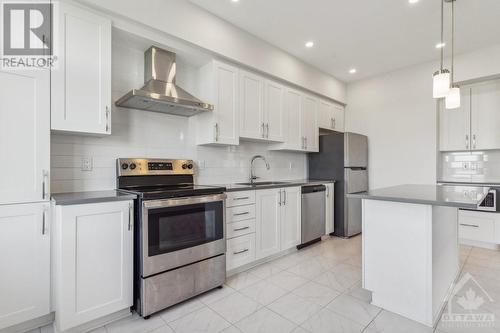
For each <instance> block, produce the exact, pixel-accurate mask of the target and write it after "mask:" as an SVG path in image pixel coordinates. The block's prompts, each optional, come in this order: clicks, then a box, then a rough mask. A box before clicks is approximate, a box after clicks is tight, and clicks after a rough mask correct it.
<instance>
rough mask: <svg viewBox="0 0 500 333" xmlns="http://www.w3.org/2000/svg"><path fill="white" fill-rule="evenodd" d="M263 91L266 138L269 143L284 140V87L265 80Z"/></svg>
mask: <svg viewBox="0 0 500 333" xmlns="http://www.w3.org/2000/svg"><path fill="white" fill-rule="evenodd" d="M264 87H265V90H264V114H265V120H266V121H265V122H266V138H267V139H268V140H269V141H277V142H283V141H284V140H285V126H284V123H285V113H284V112H285V110H284V104H285V87H283V86H282V85H281V84H279V83H277V82H274V81H270V80H266V82H265V85H264Z"/></svg>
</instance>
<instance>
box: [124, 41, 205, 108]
mask: <svg viewBox="0 0 500 333" xmlns="http://www.w3.org/2000/svg"><path fill="white" fill-rule="evenodd" d="M176 67H177V66H176V63H175V53H173V52H169V51H166V50H163V49H160V48H157V47H154V46H151V47H150V48H149V49H147V50H146V52H144V86H143V87H142V88H141V89H132V90H131V91H129V92H128V93H127V94H125V96H123V97H121V98H120V99H119V100H117V101H116V103H115V104H116V106H121V107H124V108H131V109H140V110H146V111H153V112H162V113H169V114H175V115H179V116H185V117H190V116H192V115H195V114H197V113H200V112H205V111H212V110H213V109H214V106H213V105H211V104H208V103H205V102H202V101H200V100H199V99H198V98H196V97H194V96H193V95H191V94H190V93H188V92H187V91H185V90H184V89H182V88H181V87H179V86H177V85H176V84H175V75H176V70H177V68H176Z"/></svg>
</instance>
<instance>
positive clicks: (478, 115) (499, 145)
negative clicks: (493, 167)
mask: <svg viewBox="0 0 500 333" xmlns="http://www.w3.org/2000/svg"><path fill="white" fill-rule="evenodd" d="M471 92H472V93H471V121H470V127H471V148H472V149H473V150H482V149H500V81H495V82H490V83H487V84H482V85H478V86H474V87H472V89H471Z"/></svg>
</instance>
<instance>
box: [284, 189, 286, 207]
mask: <svg viewBox="0 0 500 333" xmlns="http://www.w3.org/2000/svg"><path fill="white" fill-rule="evenodd" d="M284 205H286V191H285V190H283V206H284Z"/></svg>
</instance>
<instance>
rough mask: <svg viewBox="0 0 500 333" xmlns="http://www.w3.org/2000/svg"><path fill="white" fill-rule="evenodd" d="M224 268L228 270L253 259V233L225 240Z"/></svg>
mask: <svg viewBox="0 0 500 333" xmlns="http://www.w3.org/2000/svg"><path fill="white" fill-rule="evenodd" d="M226 259H227V265H226V269H227V270H230V269H233V268H236V267H239V266H242V265H245V264H248V263H250V262H252V261H254V260H255V234H254V233H253V234H248V235H244V236H240V237H236V238H232V239H229V240H228V241H227V253H226Z"/></svg>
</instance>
